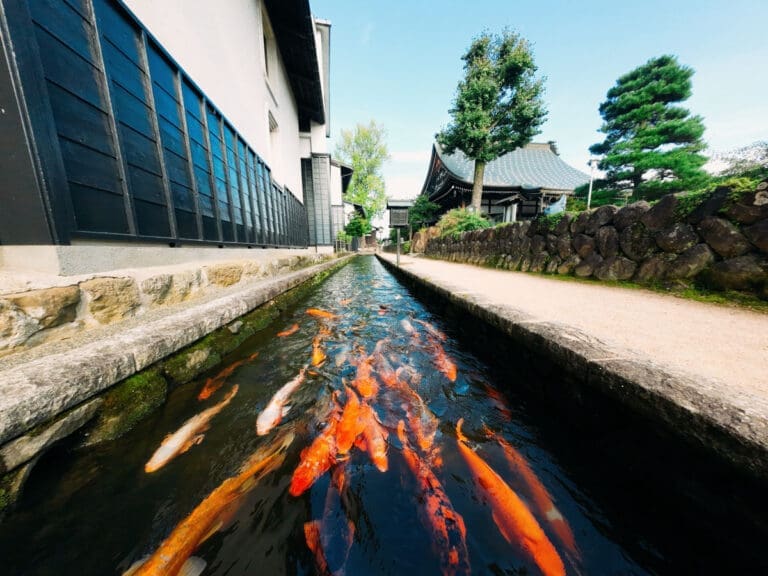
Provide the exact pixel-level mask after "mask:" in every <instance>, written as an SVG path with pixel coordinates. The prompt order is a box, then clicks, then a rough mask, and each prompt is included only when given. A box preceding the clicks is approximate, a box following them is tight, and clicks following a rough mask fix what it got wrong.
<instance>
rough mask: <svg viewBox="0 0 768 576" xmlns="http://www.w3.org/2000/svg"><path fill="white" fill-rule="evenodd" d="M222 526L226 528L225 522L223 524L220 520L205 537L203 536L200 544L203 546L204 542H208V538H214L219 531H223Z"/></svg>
mask: <svg viewBox="0 0 768 576" xmlns="http://www.w3.org/2000/svg"><path fill="white" fill-rule="evenodd" d="M222 526H224V522H222V521H221V520H219V521H218V522H216V524H214V525H213V526H212V527H211V529H210V530H208V533H207V534H206V535H205V536H203V537H202V538H201V539H200V543H201V544H202V543H203V542H205V541H206V540H208V538H210V537H211V536H213V535H214V534H216V532H218V531H219V530H221V528H222Z"/></svg>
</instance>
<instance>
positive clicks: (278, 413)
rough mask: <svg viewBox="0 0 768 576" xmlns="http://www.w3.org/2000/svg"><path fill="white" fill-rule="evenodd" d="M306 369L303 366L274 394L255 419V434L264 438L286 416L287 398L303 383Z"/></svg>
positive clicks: (288, 408) (287, 408)
mask: <svg viewBox="0 0 768 576" xmlns="http://www.w3.org/2000/svg"><path fill="white" fill-rule="evenodd" d="M306 371H307V367H306V366H304V368H302V369H301V370H299V373H298V374H297V375H296V376H295V377H294V378H293V379H292V380H291V381H290V382H288V383H287V384H285V385H284V386H283V387H282V388H280V390H278V391H277V392H275V395H274V396H272V399H271V400H270V401H269V404H267V407H266V408H264V410H262V412H261V414H259V417H258V418H257V419H256V434H257V435H259V436H264V435H266V434H269V432H270V430H272V428H274V427H275V426H277V425H278V424H280V421H281V420H282V419H283V417H284V416H285V415H286V414H288V410H290V407H289V406H286V402H288V398H290V396H291V394H293V393H294V392H295V391H296V389H297V388H298V387H299V386H301V384H302V383H303V382H304V378H305V374H306Z"/></svg>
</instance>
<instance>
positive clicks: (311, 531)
mask: <svg viewBox="0 0 768 576" xmlns="http://www.w3.org/2000/svg"><path fill="white" fill-rule="evenodd" d="M320 530H321V524H320V520H312V521H311V522H305V523H304V538H305V539H306V541H307V548H309V549H310V550H311V552H312V554H314V555H315V566H316V567H317V571H318V573H319V574H321V575H322V576H325V575H326V574H330V573H331V572H330V570H328V561H327V560H326V559H325V551H324V550H323V543H322V542H321V537H320Z"/></svg>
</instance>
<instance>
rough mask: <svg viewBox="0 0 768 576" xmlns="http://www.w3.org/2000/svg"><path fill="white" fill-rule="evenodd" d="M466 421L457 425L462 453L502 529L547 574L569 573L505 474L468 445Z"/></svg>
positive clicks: (458, 440)
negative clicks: (501, 474)
mask: <svg viewBox="0 0 768 576" xmlns="http://www.w3.org/2000/svg"><path fill="white" fill-rule="evenodd" d="M463 422H464V419H463V418H462V419H460V420H459V421H458V423H457V424H456V440H457V445H458V447H459V453H460V454H461V456H462V457H463V458H464V461H465V462H466V463H467V466H468V467H469V470H470V472H471V474H472V478H473V479H474V481H475V485H476V486H477V488H478V489H479V490H480V491H481V492H482V494H483V496H484V498H485V500H486V501H487V502H488V504H489V505H490V507H491V510H492V515H493V521H494V522H495V523H496V527H497V528H498V529H499V532H501V534H502V536H504V538H505V539H506V540H507V542H509V543H510V544H512V545H514V546H517V547H518V548H519V549H520V551H521V552H522V553H523V554H524V555H525V556H526V557H528V558H529V559H530V560H531V561H533V562H534V563H535V564H536V566H538V568H539V570H541V572H542V573H543V574H544V576H565V565H564V564H563V560H562V559H561V558H560V555H559V554H558V553H557V550H555V547H554V546H553V545H552V542H550V541H549V538H547V535H546V534H545V533H544V530H542V529H541V526H540V525H539V523H538V522H537V521H536V518H534V516H533V514H531V512H530V510H528V508H527V507H526V506H525V504H524V503H523V501H522V500H521V499H520V497H519V496H518V495H517V494H515V492H514V491H513V490H512V489H511V488H510V487H509V485H507V483H506V482H504V480H503V479H502V478H501V476H499V475H498V474H497V473H496V472H495V471H494V470H493V468H491V467H490V466H489V465H488V464H487V463H486V462H485V460H483V459H482V458H480V456H478V455H477V454H475V452H474V451H473V450H472V449H470V447H469V446H468V445H467V438H466V437H465V436H464V434H462V433H461V425H462V424H463Z"/></svg>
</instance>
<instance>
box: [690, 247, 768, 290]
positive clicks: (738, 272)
mask: <svg viewBox="0 0 768 576" xmlns="http://www.w3.org/2000/svg"><path fill="white" fill-rule="evenodd" d="M702 279H703V280H704V282H705V283H706V284H708V285H709V286H711V287H713V288H717V289H719V290H755V291H757V292H760V290H761V289H762V288H764V287H765V286H766V285H768V260H766V259H765V258H762V257H760V256H758V255H756V254H747V255H746V256H738V257H736V258H730V259H728V260H723V261H722V262H716V263H715V264H713V265H712V266H710V267H709V268H708V269H707V270H706V271H705V272H704V273H703V274H702Z"/></svg>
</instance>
